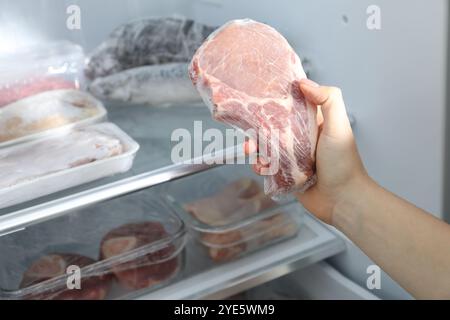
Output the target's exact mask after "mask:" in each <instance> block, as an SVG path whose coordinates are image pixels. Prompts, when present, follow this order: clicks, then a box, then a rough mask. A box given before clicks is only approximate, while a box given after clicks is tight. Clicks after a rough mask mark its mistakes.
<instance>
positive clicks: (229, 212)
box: [162, 165, 303, 262]
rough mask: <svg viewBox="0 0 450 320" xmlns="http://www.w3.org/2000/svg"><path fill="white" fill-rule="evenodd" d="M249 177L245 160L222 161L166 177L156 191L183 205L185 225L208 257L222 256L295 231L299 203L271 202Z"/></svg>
mask: <svg viewBox="0 0 450 320" xmlns="http://www.w3.org/2000/svg"><path fill="white" fill-rule="evenodd" d="M254 178H255V176H254V174H253V173H252V172H251V170H250V169H249V168H248V167H247V166H244V165H242V166H233V167H231V166H222V167H219V168H215V169H211V170H208V171H207V172H205V173H200V174H196V175H194V176H192V177H187V178H185V179H183V180H180V181H176V182H173V183H170V184H168V185H167V186H166V187H165V189H164V190H163V191H162V192H164V193H166V194H168V195H169V197H170V198H171V199H172V200H173V201H174V202H175V203H178V204H179V205H180V207H182V208H183V211H181V212H183V213H184V214H183V218H184V220H185V221H186V223H187V226H188V228H189V231H190V232H191V233H192V234H193V236H194V238H195V239H196V240H197V242H198V243H200V244H201V245H202V246H203V247H205V248H206V250H207V254H208V255H209V256H210V258H211V259H212V260H214V261H216V262H224V261H229V260H232V259H235V258H237V257H240V256H242V255H244V254H247V253H249V252H252V251H254V250H256V249H259V248H262V247H265V246H267V245H270V244H271V243H274V242H278V241H282V240H285V239H287V238H289V237H292V236H294V235H295V234H296V233H297V231H298V228H299V224H298V223H299V221H300V217H301V215H302V212H303V211H302V210H301V208H300V206H299V205H298V204H297V203H292V202H291V199H287V198H286V199H285V201H283V202H282V203H276V202H274V201H273V200H272V199H270V197H268V196H266V195H264V193H263V191H262V186H261V181H258V180H254ZM193 185H195V186H197V187H196V188H195V189H193V188H192V187H191V186H193ZM186 190H190V191H189V192H186ZM294 216H295V217H296V218H294Z"/></svg>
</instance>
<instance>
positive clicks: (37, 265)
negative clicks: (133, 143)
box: [0, 190, 185, 299]
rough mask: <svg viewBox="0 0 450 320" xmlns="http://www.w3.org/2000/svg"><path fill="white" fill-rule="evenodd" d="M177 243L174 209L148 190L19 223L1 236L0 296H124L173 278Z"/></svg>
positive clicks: (179, 230) (178, 266)
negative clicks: (21, 224) (22, 223)
mask: <svg viewBox="0 0 450 320" xmlns="http://www.w3.org/2000/svg"><path fill="white" fill-rule="evenodd" d="M184 245H185V227H184V223H183V221H182V220H181V219H180V218H179V216H178V214H177V212H176V210H175V209H174V208H173V207H172V206H171V205H170V204H169V203H168V202H167V201H165V200H163V199H161V198H159V197H156V196H153V195H151V194H150V193H149V191H148V190H145V191H142V192H139V193H135V194H132V195H128V196H125V197H121V198H117V199H114V200H111V201H108V202H104V203H100V204H97V205H95V206H92V207H89V208H86V209H82V210H78V211H73V212H69V213H67V214H65V215H63V216H60V217H57V218H54V219H50V220H47V221H42V222H38V223H36V224H33V225H27V226H19V227H18V229H17V231H15V232H13V233H9V234H6V235H3V236H1V237H0V252H1V253H2V254H1V256H0V288H1V289H0V298H2V299H104V298H106V299H116V298H124V297H127V298H129V297H131V296H133V295H134V294H139V293H142V292H143V291H147V290H152V289H155V288H158V287H160V286H163V285H164V284H166V283H168V282H169V281H170V280H171V279H173V278H175V277H176V275H177V274H178V273H179V272H180V270H182V268H183V263H184V255H183V254H184V251H183V249H184ZM77 268H79V269H77ZM77 276H79V277H80V279H79V284H80V286H81V288H80V289H76V288H74V287H75V286H76V284H77V278H76V277H77Z"/></svg>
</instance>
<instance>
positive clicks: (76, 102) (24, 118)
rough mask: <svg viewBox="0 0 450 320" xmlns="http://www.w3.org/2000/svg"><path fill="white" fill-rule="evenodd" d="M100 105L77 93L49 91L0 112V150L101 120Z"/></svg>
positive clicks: (79, 92)
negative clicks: (10, 145) (62, 129)
mask: <svg viewBox="0 0 450 320" xmlns="http://www.w3.org/2000/svg"><path fill="white" fill-rule="evenodd" d="M105 116H106V110H105V108H104V107H103V104H102V103H101V102H100V101H98V100H97V99H95V98H94V97H92V96H91V95H90V94H88V93H85V92H82V91H78V90H53V91H47V92H42V93H39V94H36V95H34V96H30V97H27V98H24V99H21V100H19V101H16V102H14V103H11V104H9V105H6V106H4V107H3V108H0V146H4V145H6V144H11V143H17V142H22V141H25V140H31V139H33V138H37V137H42V136H43V135H44V134H50V133H51V132H52V130H51V129H56V128H62V127H64V128H65V129H69V128H72V127H75V126H81V125H86V124H90V123H94V122H98V121H100V120H103V119H104V118H105Z"/></svg>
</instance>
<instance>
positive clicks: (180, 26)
mask: <svg viewBox="0 0 450 320" xmlns="http://www.w3.org/2000/svg"><path fill="white" fill-rule="evenodd" d="M213 30H214V28H213V27H209V26H205V25H202V24H200V23H197V22H195V21H193V20H190V19H186V18H183V17H160V18H149V19H143V20H138V21H133V22H130V23H127V24H124V25H122V26H120V27H118V28H117V29H115V30H114V31H113V32H112V33H111V35H110V36H109V37H108V38H107V39H106V40H105V41H104V42H103V43H101V44H100V45H99V46H98V47H97V48H96V49H95V50H94V51H93V52H92V54H91V55H90V57H89V62H88V65H87V67H86V75H87V76H88V77H89V78H90V79H96V78H98V77H105V76H108V75H112V74H114V73H117V72H119V71H123V70H127V69H130V68H135V67H140V66H145V65H156V64H165V63H170V62H185V63H187V62H189V61H190V59H191V58H192V56H193V54H194V52H195V50H197V48H198V47H199V46H200V44H201V43H202V42H203V40H204V39H205V38H206V37H207V36H208V35H209V34H210V33H211V32H212V31H213Z"/></svg>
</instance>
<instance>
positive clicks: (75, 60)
mask: <svg viewBox="0 0 450 320" xmlns="http://www.w3.org/2000/svg"><path fill="white" fill-rule="evenodd" d="M84 60H85V56H84V52H83V48H82V47H80V46H79V45H77V44H74V43H71V42H68V41H55V42H45V43H42V44H39V45H34V46H30V47H25V48H22V49H19V50H17V51H16V52H14V53H11V54H8V55H5V54H4V55H2V59H1V62H0V108H1V107H2V106H5V105H8V104H10V103H13V102H15V101H18V100H20V99H23V98H26V97H29V96H33V95H35V94H38V93H41V92H45V91H51V90H57V89H79V88H80V87H82V86H83V82H84V76H83V67H84Z"/></svg>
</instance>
